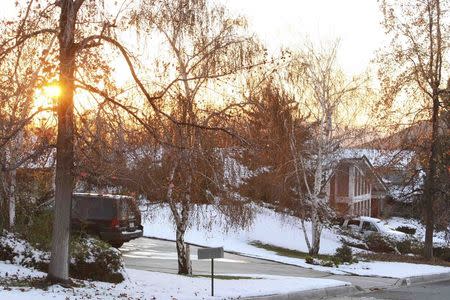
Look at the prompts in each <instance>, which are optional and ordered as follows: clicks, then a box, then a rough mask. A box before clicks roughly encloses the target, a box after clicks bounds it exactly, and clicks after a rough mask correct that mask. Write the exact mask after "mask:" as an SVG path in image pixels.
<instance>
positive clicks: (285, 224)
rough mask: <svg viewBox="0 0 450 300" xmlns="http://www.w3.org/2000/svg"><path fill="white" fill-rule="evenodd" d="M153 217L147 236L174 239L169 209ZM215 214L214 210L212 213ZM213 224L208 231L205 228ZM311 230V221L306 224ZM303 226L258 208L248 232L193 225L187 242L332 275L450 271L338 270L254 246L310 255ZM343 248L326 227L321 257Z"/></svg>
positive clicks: (370, 266) (405, 266) (384, 266)
mask: <svg viewBox="0 0 450 300" xmlns="http://www.w3.org/2000/svg"><path fill="white" fill-rule="evenodd" d="M149 210H150V211H151V214H150V215H149V217H148V218H144V236H148V237H156V238H163V239H169V240H175V230H174V227H173V223H172V222H171V219H170V210H169V209H168V207H161V206H156V205H155V206H152V207H150V208H149ZM208 213H209V214H213V215H214V213H215V212H214V210H211V209H210V210H209V211H208ZM207 225H210V228H209V229H205V227H206V226H207ZM305 225H306V226H307V227H308V228H307V232H308V233H309V232H310V231H309V226H310V224H309V223H308V222H305ZM300 226H301V224H300V222H299V221H298V220H296V219H295V218H294V217H289V216H283V215H280V214H277V213H275V212H273V211H272V210H269V209H266V208H259V209H258V212H257V215H256V218H255V221H254V222H253V224H252V226H250V227H249V228H248V229H246V230H242V229H241V230H228V231H226V230H225V226H224V225H223V222H222V221H221V220H220V219H219V218H217V219H216V220H215V222H213V223H212V224H207V222H206V221H205V224H200V225H199V226H192V227H191V228H190V229H189V230H188V231H187V232H186V238H185V240H186V241H187V242H189V243H193V244H198V245H202V246H207V247H221V246H223V247H224V249H225V251H230V252H237V253H241V254H243V255H246V256H251V257H256V258H263V259H269V260H273V261H278V262H282V263H288V264H292V265H296V266H301V267H305V268H310V269H314V270H317V271H324V272H329V273H333V274H355V275H365V276H380V277H392V278H405V277H410V276H418V275H430V274H439V273H447V272H450V268H448V267H441V266H430V265H423V264H409V263H393V262H359V263H357V264H352V265H340V266H339V267H337V268H336V267H323V266H318V265H311V264H307V263H306V262H305V260H304V259H300V258H292V257H286V256H282V255H278V254H277V253H276V252H273V251H268V250H266V249H262V248H259V247H256V246H253V245H252V244H251V243H252V242H255V241H259V242H261V243H263V244H269V245H274V246H278V247H283V248H287V249H292V250H297V251H301V252H308V249H307V247H306V243H305V239H304V234H303V231H302V229H301V227H300ZM339 246H341V241H340V235H339V233H338V232H337V231H334V230H333V229H328V228H325V229H324V230H323V232H322V239H321V247H320V253H321V254H334V253H335V251H336V248H338V247H339Z"/></svg>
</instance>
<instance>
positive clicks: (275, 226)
mask: <svg viewBox="0 0 450 300" xmlns="http://www.w3.org/2000/svg"><path fill="white" fill-rule="evenodd" d="M204 210H209V211H208V213H210V214H211V215H212V216H213V217H212V218H213V219H214V220H213V223H212V224H209V220H203V222H200V224H199V225H198V226H191V227H190V228H189V230H188V231H187V232H186V236H185V239H186V241H188V242H189V243H193V244H200V245H205V246H209V247H219V246H220V247H221V246H224V249H225V250H228V251H236V249H241V248H242V249H243V250H244V249H248V250H255V249H258V248H256V247H254V246H251V245H249V243H251V242H254V241H259V242H261V243H266V244H272V245H277V246H280V247H283V248H288V249H292V250H298V251H302V252H308V248H307V246H306V243H305V238H304V234H303V230H302V228H301V224H300V221H299V220H298V219H297V218H295V217H291V216H286V215H282V214H279V213H276V212H274V211H272V210H270V209H267V208H256V210H257V212H256V216H255V219H254V221H253V223H252V224H251V226H250V227H249V228H247V229H229V230H227V228H226V224H223V222H222V220H221V219H220V217H219V214H218V213H217V212H216V211H215V210H214V209H213V208H205V209H204ZM146 211H149V212H150V216H148V217H147V218H146V217H144V218H143V219H144V220H143V221H144V224H143V225H144V235H145V236H149V237H156V238H163V239H169V240H174V239H175V230H174V227H173V223H172V222H171V212H170V209H169V208H168V207H167V206H160V205H151V206H149V207H148V208H147V209H146ZM305 225H306V227H307V232H308V233H310V232H311V227H310V226H311V224H310V223H309V222H305ZM209 226H211V227H209ZM207 227H208V230H207V229H205V228H207ZM280 233H283V234H280ZM341 245H342V243H341V242H340V239H339V236H337V235H336V233H335V232H334V231H333V230H331V229H328V228H325V229H324V230H323V232H322V243H321V249H320V253H321V254H334V252H335V251H336V248H338V247H340V246H341Z"/></svg>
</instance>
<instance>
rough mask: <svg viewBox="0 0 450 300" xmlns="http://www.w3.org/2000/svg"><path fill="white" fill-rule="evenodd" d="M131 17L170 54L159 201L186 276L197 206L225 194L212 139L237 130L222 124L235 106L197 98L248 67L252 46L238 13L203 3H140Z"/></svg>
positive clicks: (166, 69) (166, 66) (185, 0)
mask: <svg viewBox="0 0 450 300" xmlns="http://www.w3.org/2000/svg"><path fill="white" fill-rule="evenodd" d="M134 18H135V20H136V24H137V26H138V28H141V29H144V28H145V29H146V30H147V31H148V32H151V33H153V34H155V35H156V36H160V37H161V39H162V40H163V45H164V46H163V47H165V49H167V51H164V53H165V55H166V56H167V57H164V56H163V57H162V58H161V61H162V65H163V66H164V67H163V69H164V72H163V74H167V76H166V78H168V80H167V83H165V84H163V86H165V87H166V88H165V89H163V94H164V95H161V99H163V100H164V102H165V103H164V106H162V108H161V111H162V110H164V109H165V110H167V111H168V113H166V114H165V113H161V114H162V115H165V119H166V120H168V121H169V123H168V124H167V125H166V126H165V128H166V129H165V130H164V131H163V132H164V134H163V135H161V137H163V138H160V141H162V142H163V146H162V149H163V150H162V151H163V152H162V155H163V160H162V164H163V165H162V166H163V169H164V170H166V173H165V175H164V177H165V178H166V180H165V183H164V184H163V186H164V187H165V195H164V199H166V201H167V203H168V205H169V207H170V210H171V212H172V216H173V219H174V222H175V227H176V246H177V253H178V273H179V274H191V272H192V269H191V263H190V260H189V249H188V247H187V245H186V243H185V241H184V235H185V233H186V230H187V228H188V226H189V225H190V223H191V220H192V217H193V215H194V210H195V207H196V206H195V205H196V204H199V203H211V204H214V203H215V202H216V203H217V202H224V201H225V200H226V199H223V196H224V195H223V194H220V192H219V191H221V190H223V189H224V184H223V180H221V178H222V177H223V171H220V170H223V168H224V166H223V161H222V162H221V161H220V160H221V157H222V156H223V153H220V151H219V148H218V147H220V144H217V143H214V140H217V139H216V138H215V136H217V135H220V134H230V135H234V133H233V131H232V130H230V128H227V126H226V122H224V120H225V118H226V117H227V113H228V112H229V111H230V109H229V108H231V107H233V105H226V107H225V108H223V107H222V108H220V109H218V108H215V107H214V104H211V103H209V104H207V103H206V104H205V102H203V104H202V101H204V100H205V99H207V98H208V97H215V95H211V94H210V92H209V90H208V88H209V86H211V84H212V82H213V81H214V82H216V84H217V83H218V81H217V79H220V78H223V80H225V79H227V77H229V76H231V75H234V74H236V73H237V72H239V70H243V69H246V68H250V67H251V66H252V65H253V62H252V60H253V59H254V55H253V53H254V51H255V49H257V47H256V48H255V44H253V43H252V39H251V38H250V37H249V36H246V35H245V34H243V29H244V28H245V27H244V25H245V21H244V20H243V19H240V18H232V17H230V16H228V14H227V12H226V10H225V9H224V7H222V6H219V5H212V4H211V3H209V2H208V1H191V0H178V1H168V0H157V1H142V5H141V6H140V7H139V9H138V11H137V12H136V14H135V16H134ZM159 84H160V85H161V83H159ZM222 124H223V125H222ZM146 128H149V126H148V125H147V127H146ZM236 219H238V218H236Z"/></svg>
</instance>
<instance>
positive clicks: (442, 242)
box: [385, 217, 450, 247]
mask: <svg viewBox="0 0 450 300" xmlns="http://www.w3.org/2000/svg"><path fill="white" fill-rule="evenodd" d="M385 223H386V224H387V225H388V226H390V227H392V228H394V229H395V228H397V227H400V226H408V227H413V228H415V229H416V234H415V237H416V238H417V239H418V240H420V241H422V242H425V225H423V224H422V223H420V221H418V220H415V219H406V218H401V217H392V218H389V219H386V220H385ZM448 231H450V225H449V228H448ZM433 243H434V245H435V246H447V247H448V246H450V236H446V234H445V232H443V231H437V232H436V231H435V232H434V236H433Z"/></svg>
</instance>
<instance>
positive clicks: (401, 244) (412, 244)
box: [396, 238, 423, 255]
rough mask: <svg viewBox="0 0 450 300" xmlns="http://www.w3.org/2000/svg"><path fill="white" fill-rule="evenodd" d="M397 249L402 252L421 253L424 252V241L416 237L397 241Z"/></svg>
mask: <svg viewBox="0 0 450 300" xmlns="http://www.w3.org/2000/svg"><path fill="white" fill-rule="evenodd" d="M396 247H397V250H398V251H399V252H400V253H401V254H408V253H412V254H417V255H420V254H422V252H423V243H422V242H420V241H419V240H417V239H415V238H407V239H403V240H401V241H398V242H397V243H396Z"/></svg>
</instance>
